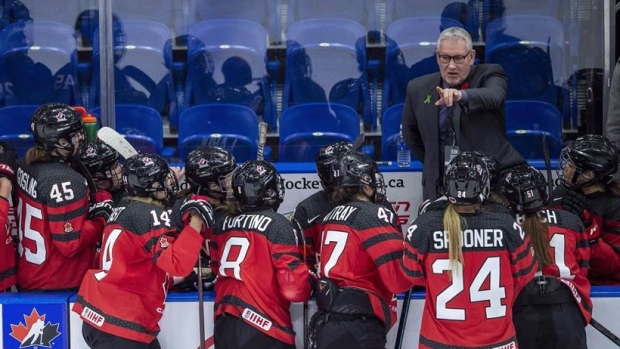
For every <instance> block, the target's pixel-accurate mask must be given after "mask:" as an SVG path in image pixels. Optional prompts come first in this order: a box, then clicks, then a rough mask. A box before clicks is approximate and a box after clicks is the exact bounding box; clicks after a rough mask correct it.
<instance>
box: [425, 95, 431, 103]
mask: <svg viewBox="0 0 620 349" xmlns="http://www.w3.org/2000/svg"><path fill="white" fill-rule="evenodd" d="M430 103H431V94H430V93H429V94H427V95H426V98H425V99H424V104H430Z"/></svg>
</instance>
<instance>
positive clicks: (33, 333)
mask: <svg viewBox="0 0 620 349" xmlns="http://www.w3.org/2000/svg"><path fill="white" fill-rule="evenodd" d="M45 316H46V315H45V314H43V315H39V312H38V311H37V309H36V308H33V309H32V312H31V313H30V315H24V322H25V324H22V323H21V322H20V323H19V325H13V324H11V333H10V335H11V337H13V338H15V339H16V340H18V341H19V342H20V346H19V347H20V348H28V347H45V348H51V347H52V345H51V342H52V341H53V340H54V339H55V338H56V337H58V336H60V332H58V325H59V324H52V323H51V322H49V321H48V322H47V323H45Z"/></svg>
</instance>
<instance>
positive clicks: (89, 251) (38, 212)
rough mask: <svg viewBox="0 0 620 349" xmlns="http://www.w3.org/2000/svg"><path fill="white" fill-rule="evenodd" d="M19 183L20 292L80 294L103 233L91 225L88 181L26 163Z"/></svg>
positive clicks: (66, 170)
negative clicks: (82, 283) (69, 292)
mask: <svg viewBox="0 0 620 349" xmlns="http://www.w3.org/2000/svg"><path fill="white" fill-rule="evenodd" d="M16 182H17V185H16V187H15V189H16V193H17V198H18V202H17V225H18V234H19V245H18V252H19V257H20V258H19V264H18V268H17V270H18V274H17V286H18V288H19V289H20V290H27V291H35V290H48V291H49V290H65V289H77V288H78V286H79V285H80V282H81V281H82V277H83V276H84V273H86V270H88V268H89V267H90V266H91V264H92V262H93V259H94V256H95V243H96V242H100V241H101V233H102V230H103V226H102V225H103V221H101V222H99V221H90V220H88V219H87V214H88V194H89V192H88V186H87V184H86V180H85V179H84V177H82V175H80V174H79V173H77V172H75V171H74V170H73V169H72V168H71V167H69V165H67V164H63V163H60V162H52V163H36V164H32V165H28V164H26V163H25V162H23V161H20V162H19V163H18V168H17V171H16ZM68 270H70V271H71V272H67V271H68Z"/></svg>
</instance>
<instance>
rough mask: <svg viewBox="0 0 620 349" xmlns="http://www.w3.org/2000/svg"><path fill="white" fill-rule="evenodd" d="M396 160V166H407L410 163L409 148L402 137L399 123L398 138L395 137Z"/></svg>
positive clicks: (401, 128) (401, 127) (401, 126)
mask: <svg viewBox="0 0 620 349" xmlns="http://www.w3.org/2000/svg"><path fill="white" fill-rule="evenodd" d="M396 162H397V163H398V167H409V165H410V164H411V150H410V149H409V146H408V145H407V142H405V138H404V137H403V125H402V124H401V125H400V131H399V133H398V139H396Z"/></svg>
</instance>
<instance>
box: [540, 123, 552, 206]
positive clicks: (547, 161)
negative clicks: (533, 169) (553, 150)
mask: <svg viewBox="0 0 620 349" xmlns="http://www.w3.org/2000/svg"><path fill="white" fill-rule="evenodd" d="M542 151H543V160H544V161H545V168H546V169H547V185H548V187H549V198H548V199H547V202H549V203H553V177H552V175H551V159H550V156H549V147H548V146H547V135H546V134H543V136H542Z"/></svg>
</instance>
